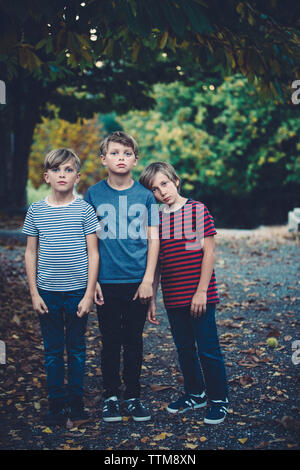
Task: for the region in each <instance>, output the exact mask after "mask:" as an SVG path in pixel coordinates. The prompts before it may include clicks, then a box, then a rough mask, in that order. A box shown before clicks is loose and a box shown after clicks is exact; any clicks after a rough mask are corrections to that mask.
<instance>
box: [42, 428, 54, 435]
mask: <svg viewBox="0 0 300 470" xmlns="http://www.w3.org/2000/svg"><path fill="white" fill-rule="evenodd" d="M42 432H45V433H46V434H52V431H51V429H50V428H45V429H43V431H42Z"/></svg>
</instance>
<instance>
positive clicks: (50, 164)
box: [44, 148, 81, 173]
mask: <svg viewBox="0 0 300 470" xmlns="http://www.w3.org/2000/svg"><path fill="white" fill-rule="evenodd" d="M71 159H72V160H73V162H74V164H75V168H76V171H77V173H78V172H79V170H80V167H81V162H80V159H79V157H78V156H77V155H76V153H75V152H74V150H72V149H67V148H59V149H55V150H51V152H49V153H47V155H46V158H45V161H44V168H45V170H46V171H47V170H50V169H52V168H57V167H59V165H61V164H62V163H66V162H67V161H69V160H71Z"/></svg>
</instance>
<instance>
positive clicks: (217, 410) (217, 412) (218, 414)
mask: <svg viewBox="0 0 300 470" xmlns="http://www.w3.org/2000/svg"><path fill="white" fill-rule="evenodd" d="M227 407H228V400H226V401H222V400H212V401H211V404H210V408H209V410H208V412H207V414H206V416H205V418H204V423H206V424H219V423H223V421H224V419H225V418H226V415H227V412H228V409H227Z"/></svg>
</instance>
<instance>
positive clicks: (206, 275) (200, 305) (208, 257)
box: [191, 236, 215, 317]
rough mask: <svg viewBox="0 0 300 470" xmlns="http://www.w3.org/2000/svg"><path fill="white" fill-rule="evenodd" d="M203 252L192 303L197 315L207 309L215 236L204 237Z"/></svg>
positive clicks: (193, 311)
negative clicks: (198, 278) (199, 274)
mask: <svg viewBox="0 0 300 470" xmlns="http://www.w3.org/2000/svg"><path fill="white" fill-rule="evenodd" d="M203 252H204V253H203V259H202V266H201V276H200V280H199V284H198V287H197V290H196V292H195V294H194V296H193V299H192V304H191V313H192V315H193V316H195V317H197V316H201V314H202V313H205V311H206V302H207V289H208V286H209V282H210V280H211V276H212V273H213V269H214V263H215V239H214V236H209V237H205V238H204V245H203Z"/></svg>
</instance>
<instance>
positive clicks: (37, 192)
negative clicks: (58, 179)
mask: <svg viewBox="0 0 300 470" xmlns="http://www.w3.org/2000/svg"><path fill="white" fill-rule="evenodd" d="M26 191H27V204H28V205H30V204H32V203H33V202H37V201H40V200H41V199H44V198H45V197H46V196H48V195H49V194H50V189H49V186H48V185H47V184H46V183H44V184H41V185H40V186H39V187H38V188H35V187H34V186H33V184H32V182H31V181H30V180H28V182H27V187H26Z"/></svg>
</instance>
